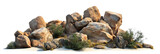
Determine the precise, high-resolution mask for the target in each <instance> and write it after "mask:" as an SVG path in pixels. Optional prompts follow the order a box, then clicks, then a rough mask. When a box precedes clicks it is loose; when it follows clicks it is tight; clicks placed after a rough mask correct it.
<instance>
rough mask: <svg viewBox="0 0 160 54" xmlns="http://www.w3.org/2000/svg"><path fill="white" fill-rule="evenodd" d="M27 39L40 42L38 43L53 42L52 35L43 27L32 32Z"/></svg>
mask: <svg viewBox="0 0 160 54" xmlns="http://www.w3.org/2000/svg"><path fill="white" fill-rule="evenodd" d="M29 37H30V39H37V40H40V42H48V41H52V40H53V36H52V34H51V33H50V32H49V30H48V29H47V28H45V27H42V28H39V29H37V30H35V31H33V32H32V33H31V35H30V36H29Z"/></svg>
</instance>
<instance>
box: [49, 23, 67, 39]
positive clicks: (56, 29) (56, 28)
mask: <svg viewBox="0 0 160 54" xmlns="http://www.w3.org/2000/svg"><path fill="white" fill-rule="evenodd" d="M49 29H50V32H51V33H52V34H53V37H54V38H58V36H61V35H62V34H63V32H64V28H63V27H62V26H61V25H55V24H53V25H52V26H49Z"/></svg>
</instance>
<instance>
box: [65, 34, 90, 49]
mask: <svg viewBox="0 0 160 54" xmlns="http://www.w3.org/2000/svg"><path fill="white" fill-rule="evenodd" d="M78 38H79V37H77V35H76V34H73V38H70V39H69V40H65V41H64V47H65V48H68V49H73V50H81V49H82V48H84V47H88V45H89V44H88V42H87V41H80V40H79V39H78Z"/></svg>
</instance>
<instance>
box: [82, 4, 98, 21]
mask: <svg viewBox="0 0 160 54" xmlns="http://www.w3.org/2000/svg"><path fill="white" fill-rule="evenodd" d="M83 16H84V18H86V17H90V18H91V19H92V20H93V21H94V22H98V21H99V20H100V18H101V15H100V12H99V9H98V8H97V7H96V6H93V7H90V8H88V9H87V10H85V11H84V15H83Z"/></svg>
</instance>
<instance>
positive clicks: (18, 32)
mask: <svg viewBox="0 0 160 54" xmlns="http://www.w3.org/2000/svg"><path fill="white" fill-rule="evenodd" d="M14 35H15V37H18V35H24V33H23V32H22V31H19V30H17V31H16V32H15V33H14Z"/></svg>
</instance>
